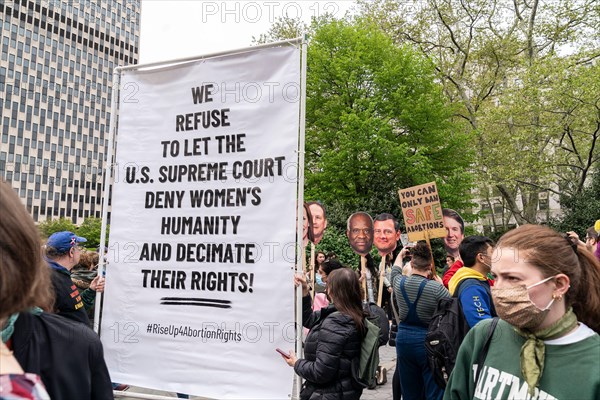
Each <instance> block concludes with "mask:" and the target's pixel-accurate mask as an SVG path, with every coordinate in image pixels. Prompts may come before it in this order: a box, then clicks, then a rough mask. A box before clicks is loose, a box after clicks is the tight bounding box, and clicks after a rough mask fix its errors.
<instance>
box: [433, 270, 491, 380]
mask: <svg viewBox="0 0 600 400" xmlns="http://www.w3.org/2000/svg"><path fill="white" fill-rule="evenodd" d="M477 282H478V281H477V280H476V279H472V278H469V279H465V280H464V281H462V282H461V283H460V284H459V286H458V288H457V289H456V291H455V293H454V296H453V297H451V298H449V299H440V300H439V301H438V304H437V307H436V310H435V312H434V314H433V317H432V318H431V321H430V322H429V328H428V332H427V336H426V337H425V350H426V351H427V359H428V361H429V368H430V369H431V373H432V375H433V379H434V380H435V382H436V383H437V384H438V386H439V387H440V388H442V389H444V388H445V387H446V384H447V383H448V378H449V377H450V373H451V372H452V370H453V369H454V365H455V364H456V356H457V354H458V349H459V348H460V344H461V343H462V341H463V339H464V337H465V336H466V335H467V332H468V331H469V329H470V328H469V324H468V323H467V320H466V319H465V314H464V313H463V310H462V306H461V304H460V299H459V296H460V293H461V291H462V290H464V289H465V288H466V287H468V286H471V285H473V284H477ZM488 293H489V291H488ZM490 299H491V293H490Z"/></svg>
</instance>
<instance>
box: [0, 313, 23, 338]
mask: <svg viewBox="0 0 600 400" xmlns="http://www.w3.org/2000/svg"><path fill="white" fill-rule="evenodd" d="M18 316H19V313H14V314H12V315H11V316H10V317H8V319H7V320H6V322H5V323H4V326H3V327H2V331H0V333H1V334H2V342H3V343H6V342H7V341H8V339H10V337H11V336H12V334H13V332H14V331H15V321H16V320H17V317H18Z"/></svg>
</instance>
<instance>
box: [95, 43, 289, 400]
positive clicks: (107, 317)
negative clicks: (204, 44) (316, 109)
mask: <svg viewBox="0 0 600 400" xmlns="http://www.w3.org/2000/svg"><path fill="white" fill-rule="evenodd" d="M300 95H301V94H300V49H299V48H296V47H292V46H286V47H273V48H262V49H259V50H252V49H251V48H250V49H248V50H247V51H244V52H241V53H237V54H230V55H225V56H219V57H215V58H207V59H204V60H199V61H193V62H187V63H184V64H180V65H175V66H169V67H165V68H158V69H133V70H124V71H123V72H122V74H121V93H120V99H119V101H120V102H119V109H120V111H119V120H118V135H117V150H116V162H117V167H116V171H115V182H114V186H113V194H112V215H111V225H110V243H109V253H108V256H107V257H108V266H107V272H106V279H107V282H106V292H105V298H104V307H103V316H102V329H101V337H102V341H103V343H104V349H105V357H106V361H107V365H108V367H109V371H110V374H111V378H112V380H113V381H115V382H123V383H127V384H130V385H136V386H142V387H147V388H152V389H158V390H166V391H170V392H180V393H188V394H192V395H200V396H204V397H209V398H219V399H240V398H244V399H283V398H288V396H290V395H291V392H292V382H293V373H294V372H293V369H292V368H290V367H288V365H287V364H286V363H285V362H284V360H283V359H282V357H281V356H280V355H279V354H278V353H277V352H276V351H275V349H276V348H282V349H284V350H285V351H288V350H290V349H293V348H294V342H295V326H294V296H293V294H294V289H293V273H294V266H295V246H296V243H295V241H296V230H297V228H296V207H297V190H296V187H297V183H298V181H297V172H298V163H297V157H298V153H297V152H298V140H299V139H298V135H299V118H300V111H299V105H300Z"/></svg>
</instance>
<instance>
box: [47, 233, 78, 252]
mask: <svg viewBox="0 0 600 400" xmlns="http://www.w3.org/2000/svg"><path fill="white" fill-rule="evenodd" d="M83 242H87V239H86V238H84V237H81V236H77V235H75V234H74V233H73V232H69V231H62V232H56V233H53V234H52V235H50V237H49V238H48V246H50V247H54V248H55V249H56V250H57V251H58V252H59V253H66V252H67V251H69V250H71V248H72V247H75V246H77V244H78V243H83Z"/></svg>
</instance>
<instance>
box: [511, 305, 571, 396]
mask: <svg viewBox="0 0 600 400" xmlns="http://www.w3.org/2000/svg"><path fill="white" fill-rule="evenodd" d="M575 326H577V316H576V315H575V314H574V313H573V308H570V307H569V309H568V310H567V312H566V313H565V315H563V316H562V317H561V318H560V319H559V320H558V321H556V322H555V323H554V324H552V325H550V326H549V327H548V328H546V329H542V330H541V331H537V332H529V331H524V330H521V329H518V328H515V331H516V332H517V333H518V334H519V335H521V336H523V337H524V338H526V339H527V340H526V341H525V344H524V345H523V346H522V347H521V373H522V374H523V377H524V378H525V381H526V382H527V385H529V395H530V396H533V393H534V390H535V388H536V387H537V385H538V383H539V381H540V377H541V376H542V373H543V372H544V357H545V353H546V346H545V345H544V340H551V339H556V338H558V337H561V336H563V335H565V334H566V333H567V332H570V331H571V330H573V329H574V328H575Z"/></svg>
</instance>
